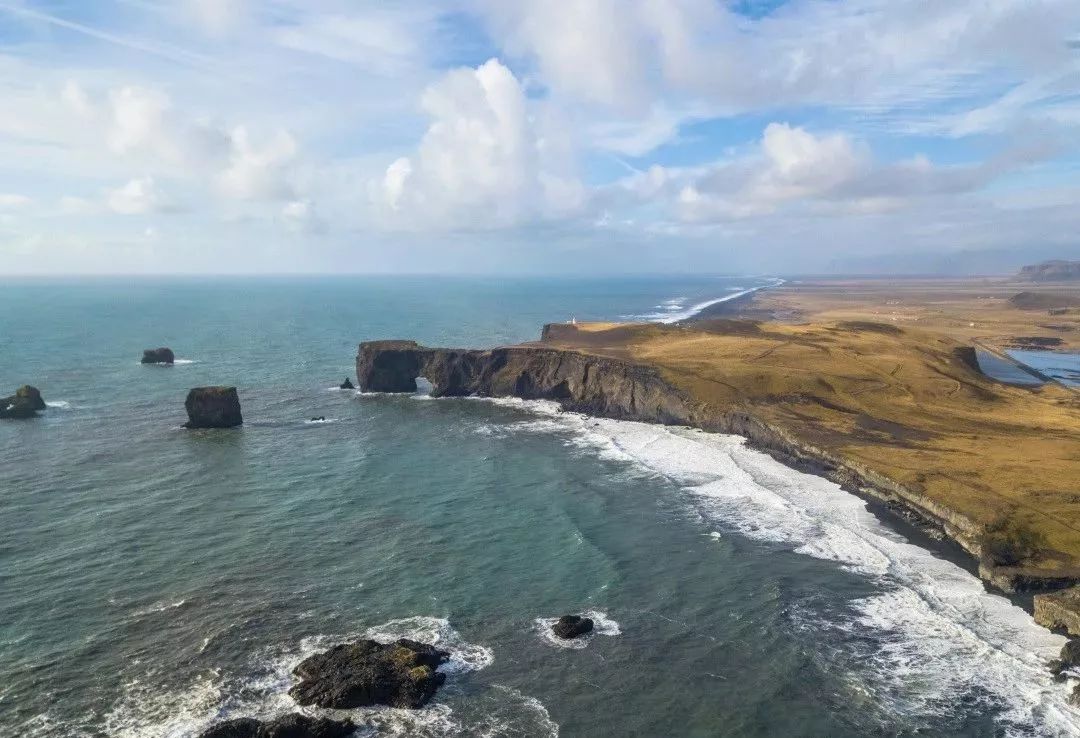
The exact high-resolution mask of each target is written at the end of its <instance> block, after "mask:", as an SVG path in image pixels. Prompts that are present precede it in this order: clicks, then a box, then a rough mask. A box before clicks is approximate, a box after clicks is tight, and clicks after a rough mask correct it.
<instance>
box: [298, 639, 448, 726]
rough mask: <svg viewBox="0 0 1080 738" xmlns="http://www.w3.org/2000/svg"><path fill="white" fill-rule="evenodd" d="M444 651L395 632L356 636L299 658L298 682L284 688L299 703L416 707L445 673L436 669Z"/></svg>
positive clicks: (432, 692)
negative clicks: (383, 638) (391, 637)
mask: <svg viewBox="0 0 1080 738" xmlns="http://www.w3.org/2000/svg"><path fill="white" fill-rule="evenodd" d="M449 658H450V654H449V653H448V652H446V651H442V650H440V649H437V648H435V647H434V646H431V645H428V644H426V643H418V642H417V641H412V640H409V639H407V638H401V639H398V640H397V641H394V642H393V643H387V644H383V643H379V642H378V641H372V640H362V641H357V642H356V643H346V644H342V645H338V646H334V647H333V648H331V649H330V650H329V651H326V652H325V653H320V654H315V655H314V656H311V657H309V658H307V659H304V660H303V661H302V662H300V665H299V666H297V667H296V669H295V670H294V671H293V673H294V674H295V675H296V676H298V677H300V680H301V681H300V683H299V684H297V685H296V686H295V687H293V688H292V689H291V690H289V694H290V695H291V696H292V698H293V699H295V700H296V701H297V703H298V704H301V705H317V706H319V707H326V708H332V709H337V710H348V709H353V708H356V707H367V706H369V705H387V706H389V707H398V708H414V709H415V708H417V707H422V706H423V705H424V704H425V703H426V702H427V701H428V700H430V699H431V698H432V697H433V696H434V695H435V690H436V689H438V688H439V687H440V686H441V685H442V683H443V681H445V679H446V675H445V674H442V673H440V672H438V671H437V669H438V667H439V665H440V664H443V663H446V661H447V660H448V659H449Z"/></svg>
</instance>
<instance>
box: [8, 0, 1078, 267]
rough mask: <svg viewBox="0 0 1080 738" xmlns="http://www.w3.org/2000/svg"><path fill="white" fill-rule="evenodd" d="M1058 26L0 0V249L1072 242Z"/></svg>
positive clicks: (75, 260)
mask: <svg viewBox="0 0 1080 738" xmlns="http://www.w3.org/2000/svg"><path fill="white" fill-rule="evenodd" d="M1078 41H1080V3H1077V2H1076V1H1075V0H950V1H949V2H940V0H844V1H841V0H787V1H786V2H783V1H782V0H731V1H725V0H564V1H563V2H559V3H552V2H550V0H443V1H442V2H435V1H434V0H403V1H402V2H395V3H388V2H363V1H361V0H353V1H351V2H346V1H345V0H96V1H95V2H85V1H83V0H78V1H76V0H0V99H2V100H4V103H3V105H2V107H0V248H2V249H3V253H4V255H5V258H6V260H7V264H8V268H7V269H6V271H8V272H16V273H36V274H42V273H43V274H50V273H117V272H122V273H126V272H131V273H173V272H182V273H222V272H226V273H251V272H255V273H261V272H276V273H281V272H409V271H421V272H439V271H446V272H476V273H489V272H490V273H499V272H515V273H520V272H526V273H530V272H590V273H595V272H597V271H610V272H619V273H624V272H649V271H684V272H703V271H704V272H741V271H767V272H785V273H793V272H818V271H822V270H825V269H830V268H832V269H843V268H844V265H845V264H850V265H859V268H860V269H863V268H867V265H869V267H870V268H873V265H874V264H877V263H880V264H891V265H895V264H904V263H909V264H910V263H915V262H917V261H918V256H919V255H932V256H934V257H935V258H938V257H941V256H942V255H946V256H947V255H949V254H952V253H956V254H968V253H971V252H979V251H986V252H992V253H998V254H1007V255H1008V259H1007V260H1013V261H1015V262H1016V263H1023V262H1024V261H1025V260H1027V259H1028V258H1042V257H1044V256H1046V255H1051V254H1054V255H1058V254H1059V255H1062V256H1076V255H1077V254H1080V237H1078V236H1077V234H1080V228H1078V226H1080V215H1078V214H1077V213H1078V212H1080V207H1078V203H1080V179H1078V177H1077V175H1078V173H1080V170H1078V161H1080V159H1078V155H1080V128H1078V125H1080V48H1078V43H1077V42H1078ZM908 257H911V258H908ZM912 259H914V261H912ZM890 268H893V267H890Z"/></svg>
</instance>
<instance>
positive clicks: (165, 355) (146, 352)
mask: <svg viewBox="0 0 1080 738" xmlns="http://www.w3.org/2000/svg"><path fill="white" fill-rule="evenodd" d="M175 361H176V355H175V354H173V352H172V349H171V348H168V347H165V346H162V347H161V348H156V349H143V352H142V363H143V364H172V363H173V362H175Z"/></svg>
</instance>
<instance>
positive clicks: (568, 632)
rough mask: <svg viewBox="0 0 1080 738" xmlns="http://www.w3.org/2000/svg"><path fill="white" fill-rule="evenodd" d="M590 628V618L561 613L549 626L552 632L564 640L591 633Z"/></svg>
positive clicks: (591, 622) (591, 625)
mask: <svg viewBox="0 0 1080 738" xmlns="http://www.w3.org/2000/svg"><path fill="white" fill-rule="evenodd" d="M592 629H593V621H592V618H586V617H583V616H581V615H563V616H562V617H561V618H559V619H558V620H556V621H555V624H554V625H552V626H551V632H552V633H554V634H555V635H557V636H558V637H559V638H563V639H566V640H569V639H571V638H577V637H578V636H583V635H585V634H586V633H591V632H592Z"/></svg>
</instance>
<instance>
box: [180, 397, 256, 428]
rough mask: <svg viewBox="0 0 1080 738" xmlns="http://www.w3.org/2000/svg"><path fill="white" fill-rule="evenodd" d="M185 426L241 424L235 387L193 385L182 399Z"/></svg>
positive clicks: (238, 400) (238, 399) (241, 416)
mask: <svg viewBox="0 0 1080 738" xmlns="http://www.w3.org/2000/svg"><path fill="white" fill-rule="evenodd" d="M184 409H185V410H187V414H188V422H187V423H185V424H184V427H185V428H233V427H235V426H238V425H243V423H244V417H243V415H241V413H240V398H239V396H238V395H237V394H236V387H195V388H194V389H192V390H191V391H190V392H188V396H187V400H185V401H184Z"/></svg>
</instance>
